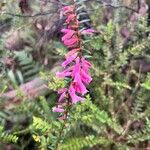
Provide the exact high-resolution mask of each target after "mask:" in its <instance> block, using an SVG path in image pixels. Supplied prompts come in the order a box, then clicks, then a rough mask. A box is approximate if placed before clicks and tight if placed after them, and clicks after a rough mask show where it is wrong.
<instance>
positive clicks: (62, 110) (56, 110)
mask: <svg viewBox="0 0 150 150" xmlns="http://www.w3.org/2000/svg"><path fill="white" fill-rule="evenodd" d="M52 111H53V112H58V113H62V112H64V111H65V110H64V109H63V108H59V107H53V108H52Z"/></svg>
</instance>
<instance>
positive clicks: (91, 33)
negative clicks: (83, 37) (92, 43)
mask: <svg viewBox="0 0 150 150" xmlns="http://www.w3.org/2000/svg"><path fill="white" fill-rule="evenodd" d="M95 32H96V31H95V30H94V29H86V30H83V31H82V32H81V34H89V35H93V33H95Z"/></svg>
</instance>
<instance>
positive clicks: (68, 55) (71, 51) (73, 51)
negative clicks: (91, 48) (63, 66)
mask: <svg viewBox="0 0 150 150" xmlns="http://www.w3.org/2000/svg"><path fill="white" fill-rule="evenodd" d="M79 50H80V48H75V49H72V50H70V51H69V52H68V53H67V54H66V58H68V57H70V56H71V55H73V54H74V53H76V52H77V51H79Z"/></svg>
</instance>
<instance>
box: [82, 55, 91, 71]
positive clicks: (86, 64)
mask: <svg viewBox="0 0 150 150" xmlns="http://www.w3.org/2000/svg"><path fill="white" fill-rule="evenodd" d="M81 66H82V69H83V70H84V71H85V73H88V70H89V68H91V67H92V65H91V64H90V62H88V61H87V60H85V58H83V57H82V59H81Z"/></svg>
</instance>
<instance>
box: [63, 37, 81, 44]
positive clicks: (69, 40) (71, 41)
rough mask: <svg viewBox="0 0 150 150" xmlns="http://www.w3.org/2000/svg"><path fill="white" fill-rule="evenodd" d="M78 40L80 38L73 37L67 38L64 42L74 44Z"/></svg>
mask: <svg viewBox="0 0 150 150" xmlns="http://www.w3.org/2000/svg"><path fill="white" fill-rule="evenodd" d="M77 42H79V39H78V38H71V39H68V40H65V41H64V44H65V45H66V46H72V45H75V44H76V43H77Z"/></svg>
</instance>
